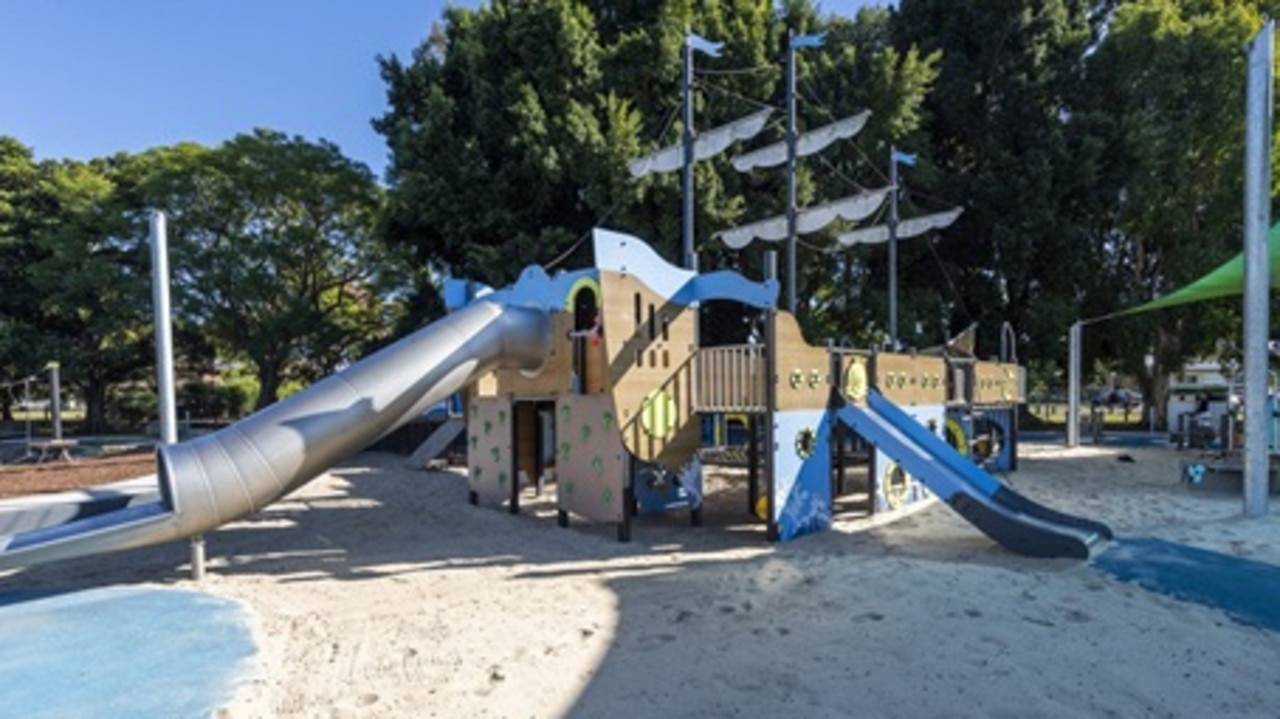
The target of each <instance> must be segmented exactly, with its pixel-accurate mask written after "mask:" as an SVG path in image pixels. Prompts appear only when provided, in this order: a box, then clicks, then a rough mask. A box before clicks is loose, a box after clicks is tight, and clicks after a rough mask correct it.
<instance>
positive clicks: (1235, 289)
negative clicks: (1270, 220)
mask: <svg viewBox="0 0 1280 719" xmlns="http://www.w3.org/2000/svg"><path fill="white" fill-rule="evenodd" d="M1267 261H1268V262H1269V263H1270V267H1271V273H1270V274H1271V288H1272V289H1277V288H1280V272H1278V271H1277V270H1280V223H1277V224H1276V225H1273V226H1272V227H1271V232H1270V234H1268V236H1267ZM1243 293H1244V253H1243V252H1241V253H1240V254H1238V255H1236V256H1235V257H1232V258H1231V259H1230V260H1227V261H1226V262H1224V263H1222V265H1220V266H1219V267H1217V268H1216V269H1214V270H1212V271H1211V272H1209V273H1208V274H1206V275H1204V276H1203V277H1201V278H1200V279H1198V280H1195V281H1194V282H1192V283H1191V284H1188V285H1185V286H1183V287H1181V288H1179V289H1177V290H1175V291H1173V292H1170V293H1169V294H1167V295H1164V296H1162V297H1157V298H1156V299H1154V300H1151V301H1150V302H1147V303H1146V304H1142V305H1138V306H1137V307H1130V308H1129V309H1127V310H1124V311H1122V312H1120V313H1119V314H1122V315H1133V314H1138V313H1140V312H1150V311H1151V310H1160V309H1164V308H1166V307H1176V306H1177V305H1185V304H1190V303H1192V302H1203V301H1205V300H1212V299H1217V298H1219V297H1232V296H1234V295H1239V294H1243Z"/></svg>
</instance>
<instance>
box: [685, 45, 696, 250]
mask: <svg viewBox="0 0 1280 719" xmlns="http://www.w3.org/2000/svg"><path fill="white" fill-rule="evenodd" d="M681 91H682V93H683V95H684V133H683V143H684V167H683V168H682V169H683V171H684V173H683V177H684V188H683V190H684V191H683V193H682V210H681V221H682V224H681V241H682V243H683V244H682V246H683V256H684V266H685V269H689V270H695V271H696V270H697V269H698V256H697V254H696V253H695V252H694V248H693V208H694V201H693V200H694V195H693V192H694V187H693V140H694V131H693V47H692V46H691V45H690V43H689V33H688V30H687V29H686V31H685V43H684V73H683V75H682V79H681Z"/></svg>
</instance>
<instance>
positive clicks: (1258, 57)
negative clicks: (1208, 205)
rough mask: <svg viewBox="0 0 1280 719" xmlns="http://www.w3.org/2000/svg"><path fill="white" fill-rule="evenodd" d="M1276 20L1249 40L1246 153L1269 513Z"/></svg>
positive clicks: (1248, 316)
mask: <svg viewBox="0 0 1280 719" xmlns="http://www.w3.org/2000/svg"><path fill="white" fill-rule="evenodd" d="M1274 33H1275V21H1274V20H1271V21H1268V22H1267V23H1266V24H1265V25H1263V27H1262V30H1260V31H1259V32H1258V34H1257V35H1256V36H1254V38H1253V40H1252V42H1250V44H1249V52H1248V55H1249V58H1248V67H1249V80H1248V85H1247V91H1246V93H1245V118H1246V122H1245V153H1244V179H1245V188H1244V280H1245V282H1244V289H1245V292H1244V380H1245V385H1244V386H1245V398H1244V410H1245V412H1244V413H1245V416H1244V421H1245V424H1244V445H1245V447H1244V515H1245V516H1246V517H1262V516H1264V515H1266V513H1267V500H1268V497H1267V491H1268V484H1269V481H1270V474H1271V467H1270V459H1269V457H1268V448H1267V414H1268V413H1269V411H1270V402H1269V401H1268V397H1267V340H1268V338H1269V335H1270V306H1269V298H1268V293H1269V285H1270V266H1269V263H1270V260H1269V258H1268V251H1267V250H1268V248H1267V232H1268V229H1269V228H1270V226H1271V130H1272V88H1273V80H1272V75H1273V62H1274V54H1275V52H1274V44H1275V41H1274Z"/></svg>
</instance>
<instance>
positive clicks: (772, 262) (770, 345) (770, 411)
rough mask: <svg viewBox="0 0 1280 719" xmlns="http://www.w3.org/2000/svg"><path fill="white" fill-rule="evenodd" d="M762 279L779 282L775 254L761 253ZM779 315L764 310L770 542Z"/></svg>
mask: <svg viewBox="0 0 1280 719" xmlns="http://www.w3.org/2000/svg"><path fill="white" fill-rule="evenodd" d="M764 277H765V279H766V280H776V279H777V278H778V253H776V252H774V251H773V250H769V251H768V252H765V253H764ZM777 319H778V312H777V310H776V309H775V308H773V307H769V308H768V309H766V310H765V323H764V442H763V444H764V447H762V448H761V449H762V451H763V452H764V472H765V483H764V491H765V507H766V514H767V516H766V517H765V537H766V538H767V539H768V540H769V541H770V542H776V541H777V540H778V522H777V521H776V520H775V515H776V514H777V506H776V504H775V502H774V496H773V495H774V491H775V490H776V489H777V486H778V478H777V472H778V462H777V440H776V439H775V432H776V430H777V410H778V332H777Z"/></svg>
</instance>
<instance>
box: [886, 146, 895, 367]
mask: <svg viewBox="0 0 1280 719" xmlns="http://www.w3.org/2000/svg"><path fill="white" fill-rule="evenodd" d="M896 155H897V148H896V147H894V146H892V145H890V146H889V221H888V222H887V223H886V224H887V225H888V227H889V349H890V350H891V351H893V352H897V351H898V161H897V159H896V157H895V156H896Z"/></svg>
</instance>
